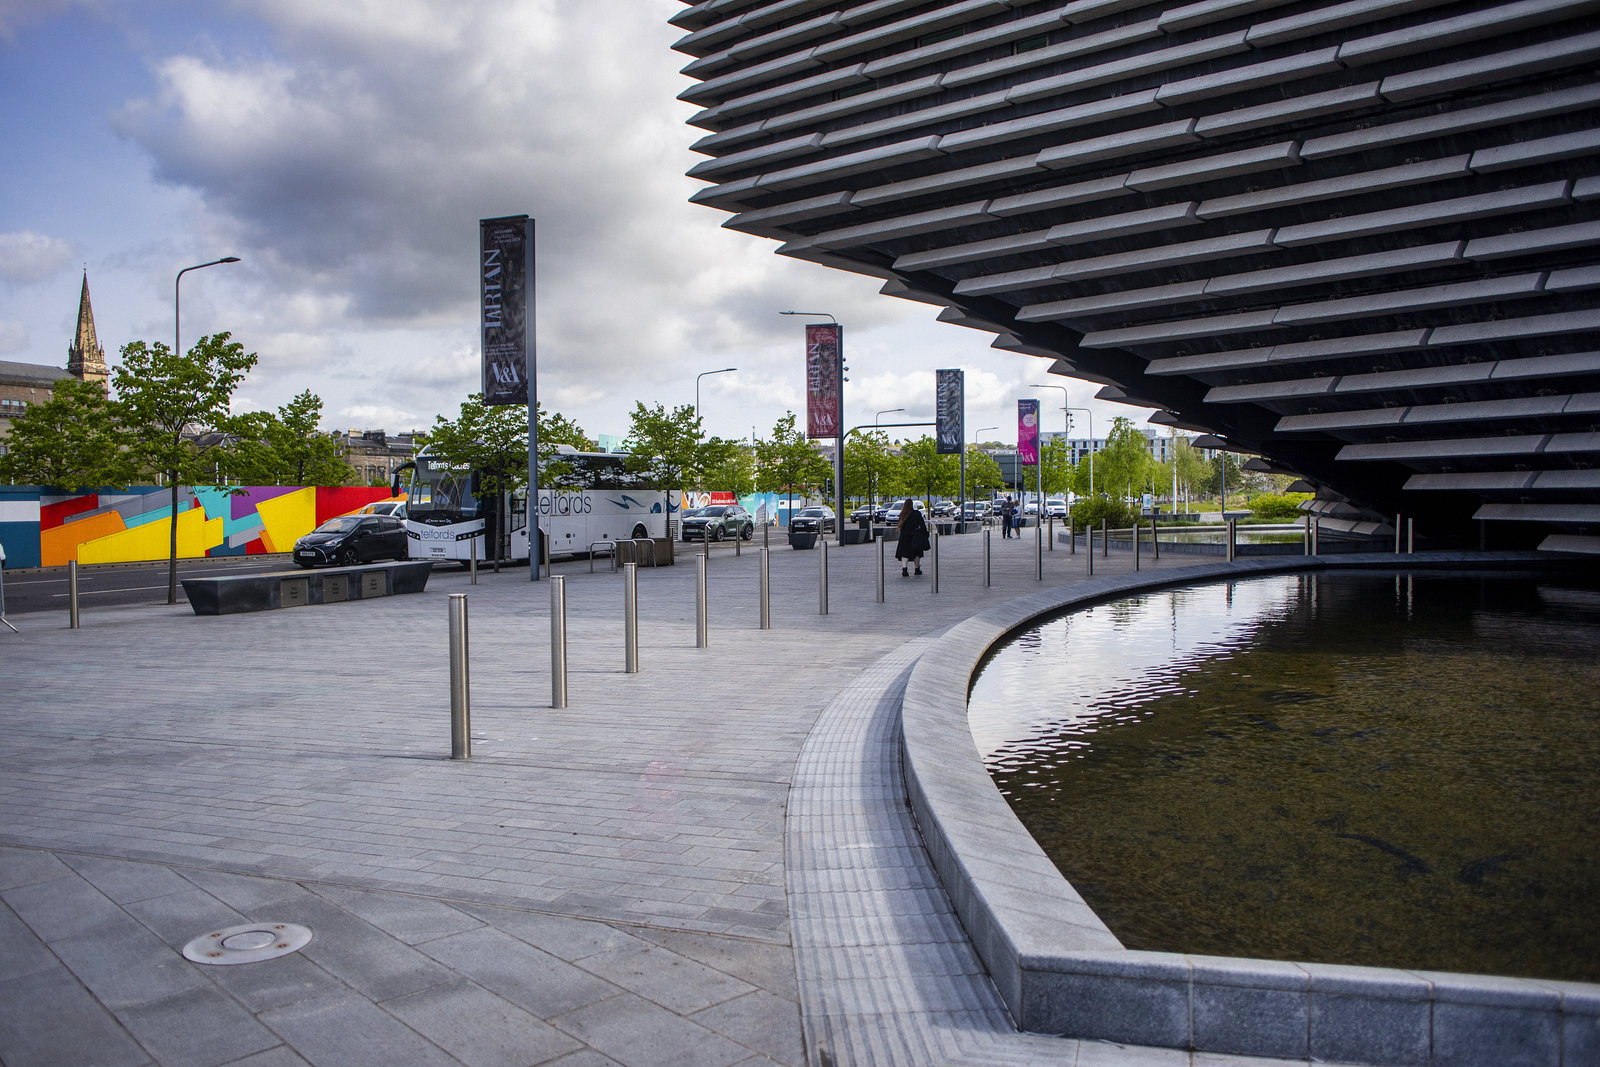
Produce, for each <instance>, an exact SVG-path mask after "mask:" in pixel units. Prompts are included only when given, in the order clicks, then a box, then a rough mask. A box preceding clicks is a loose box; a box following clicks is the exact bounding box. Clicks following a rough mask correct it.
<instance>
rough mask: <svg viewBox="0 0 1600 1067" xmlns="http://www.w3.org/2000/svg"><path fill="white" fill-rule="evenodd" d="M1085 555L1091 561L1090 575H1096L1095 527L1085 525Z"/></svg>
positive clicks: (1088, 524) (1089, 524)
mask: <svg viewBox="0 0 1600 1067" xmlns="http://www.w3.org/2000/svg"><path fill="white" fill-rule="evenodd" d="M1083 555H1084V558H1086V559H1087V560H1088V561H1089V574H1090V576H1091V577H1092V576H1093V575H1094V526H1093V525H1092V524H1091V523H1087V522H1086V523H1084V524H1083Z"/></svg>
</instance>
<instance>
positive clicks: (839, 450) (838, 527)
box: [778, 311, 850, 546]
mask: <svg viewBox="0 0 1600 1067" xmlns="http://www.w3.org/2000/svg"><path fill="white" fill-rule="evenodd" d="M778 314H780V315H807V316H812V317H817V318H825V319H827V320H828V321H829V322H831V323H833V324H834V325H835V326H837V325H839V320H838V319H836V318H834V317H833V315H832V314H830V313H829V312H826V311H780V312H778ZM838 336H839V351H838V353H837V360H838V363H837V367H836V371H835V373H837V375H838V377H839V422H838V425H837V427H836V430H837V432H835V434H834V435H833V514H834V523H833V528H834V531H835V534H836V536H837V537H838V538H839V544H840V545H841V546H842V545H843V544H844V523H843V522H841V521H839V516H840V515H843V514H844V432H845V431H844V383H845V382H847V381H849V380H850V379H849V378H846V377H845V376H844V372H845V371H847V370H849V369H850V368H849V367H846V366H845V362H844V331H843V330H840V331H839V335H838Z"/></svg>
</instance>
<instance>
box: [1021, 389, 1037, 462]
mask: <svg viewBox="0 0 1600 1067" xmlns="http://www.w3.org/2000/svg"><path fill="white" fill-rule="evenodd" d="M1017 462H1018V463H1021V464H1022V465H1023V466H1026V467H1031V466H1034V465H1035V464H1037V463H1038V462H1039V402H1038V401H1037V400H1019V401H1017Z"/></svg>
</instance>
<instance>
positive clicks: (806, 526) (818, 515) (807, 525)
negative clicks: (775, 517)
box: [789, 507, 839, 534]
mask: <svg viewBox="0 0 1600 1067" xmlns="http://www.w3.org/2000/svg"><path fill="white" fill-rule="evenodd" d="M838 525H839V520H838V519H837V518H836V517H835V516H834V514H833V509H832V508H823V507H815V508H802V509H801V510H800V511H798V512H796V513H795V514H793V515H791V516H789V530H790V532H791V533H825V534H826V533H833V532H834V531H835V529H836V528H837V527H838Z"/></svg>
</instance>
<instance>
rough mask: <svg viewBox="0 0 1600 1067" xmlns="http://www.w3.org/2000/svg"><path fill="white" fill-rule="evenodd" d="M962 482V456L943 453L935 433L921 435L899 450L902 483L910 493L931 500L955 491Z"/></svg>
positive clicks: (949, 494)
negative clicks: (931, 435)
mask: <svg viewBox="0 0 1600 1067" xmlns="http://www.w3.org/2000/svg"><path fill="white" fill-rule="evenodd" d="M960 484H961V461H960V459H959V458H958V457H956V456H946V455H940V454H939V442H938V441H936V440H934V439H933V438H932V437H929V436H927V435H924V436H922V437H919V438H917V439H916V440H915V441H911V442H908V443H907V444H906V445H905V447H903V448H902V449H901V450H900V485H901V487H902V488H904V489H905V490H906V492H907V494H908V495H910V496H916V497H919V498H921V499H923V500H928V501H932V500H934V499H935V498H937V497H941V496H951V495H953V494H954V493H955V491H956V489H957V488H958V487H959V486H960Z"/></svg>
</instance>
